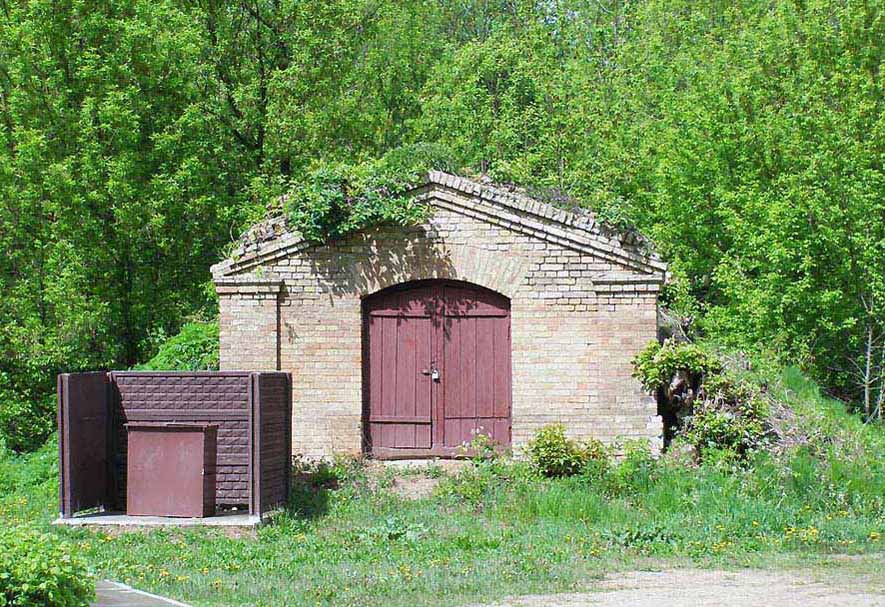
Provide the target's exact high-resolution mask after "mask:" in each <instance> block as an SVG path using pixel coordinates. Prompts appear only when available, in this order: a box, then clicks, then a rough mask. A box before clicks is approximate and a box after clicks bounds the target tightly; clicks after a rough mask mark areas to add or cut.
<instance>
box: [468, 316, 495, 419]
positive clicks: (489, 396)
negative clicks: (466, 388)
mask: <svg viewBox="0 0 885 607" xmlns="http://www.w3.org/2000/svg"><path fill="white" fill-rule="evenodd" d="M471 320H472V321H473V322H475V323H476V417H479V418H486V417H494V415H495V381H496V378H495V372H496V370H497V369H496V365H495V359H496V357H498V356H500V353H499V352H497V351H496V350H495V335H494V330H495V323H496V322H497V320H498V319H497V318H482V317H479V318H474V319H471Z"/></svg>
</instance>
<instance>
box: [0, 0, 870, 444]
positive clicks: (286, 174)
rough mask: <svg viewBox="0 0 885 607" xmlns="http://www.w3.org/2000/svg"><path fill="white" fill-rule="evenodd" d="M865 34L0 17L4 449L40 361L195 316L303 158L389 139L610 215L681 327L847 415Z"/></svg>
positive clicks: (126, 343)
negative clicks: (624, 229) (789, 365)
mask: <svg viewBox="0 0 885 607" xmlns="http://www.w3.org/2000/svg"><path fill="white" fill-rule="evenodd" d="M883 40H885V27H883V18H882V14H881V2H879V1H878V0H870V1H860V0H809V1H800V0H791V1H787V0H768V1H765V2H762V1H757V0H728V1H718V0H703V1H701V2H697V1H689V0H637V1H634V2H629V3H628V2H622V1H616V0H599V1H591V0H535V1H530V0H453V1H443V0H401V1H397V2H383V1H382V0H324V1H318V2H303V1H301V0H236V1H230V2H215V1H211V0H198V1H195V2H182V1H171V0H108V1H103V2H99V1H92V0H19V1H15V0H0V243H2V252H3V254H2V256H0V326H2V332H0V424H2V426H3V428H5V430H6V434H7V441H8V442H9V443H10V444H9V446H11V447H13V448H17V449H27V448H30V447H33V446H35V445H36V444H37V443H38V442H39V441H40V440H42V439H43V438H45V436H46V434H47V433H48V432H49V430H50V429H51V427H52V411H53V401H52V393H53V389H54V381H55V379H54V377H55V374H56V373H57V372H59V371H76V370H81V369H96V368H108V367H109V368H125V367H129V366H131V365H133V364H135V363H137V362H138V361H142V360H145V359H146V358H148V357H149V356H151V355H152V354H154V353H155V352H156V350H157V348H158V346H159V344H161V343H162V342H164V341H165V340H166V338H167V337H168V336H170V335H174V334H175V333H176V332H177V331H178V330H179V328H180V327H181V325H182V324H183V323H184V322H186V321H187V320H188V319H192V318H197V317H203V318H207V319H208V318H211V317H212V316H213V315H214V314H215V313H216V310H215V301H214V299H213V297H214V296H213V293H212V289H211V286H210V284H209V272H208V269H209V266H210V265H211V264H212V263H213V262H215V261H217V260H219V259H220V258H222V257H223V256H224V251H225V247H226V245H227V244H228V243H229V242H230V241H231V240H233V239H234V238H235V237H237V236H238V235H239V234H240V233H241V231H242V230H243V229H244V228H245V227H246V226H248V225H249V224H250V222H252V221H255V220H257V219H259V218H261V217H263V216H264V215H265V214H266V213H267V212H268V211H269V210H273V207H274V205H275V204H276V202H275V201H276V200H277V198H278V196H279V195H280V194H282V193H284V192H287V191H289V190H290V189H292V188H293V187H295V185H296V184H298V183H299V182H300V180H301V179H303V178H304V176H305V175H307V174H308V173H309V172H310V171H316V170H317V168H318V167H324V166H332V167H334V166H336V163H350V164H354V163H359V162H362V161H366V160H369V159H372V158H377V157H379V156H380V155H382V154H384V153H385V152H387V151H389V150H392V149H395V148H397V147H399V146H403V145H407V144H414V143H416V142H428V143H432V144H437V145H438V146H440V147H444V148H446V149H448V150H449V152H450V153H451V156H452V158H453V161H454V162H455V163H456V164H457V166H458V167H459V168H460V170H462V171H463V172H468V173H473V174H476V173H480V172H487V173H488V174H489V175H490V176H491V177H492V178H493V179H495V180H498V181H505V182H514V183H518V184H522V185H527V186H533V187H536V188H542V189H543V190H544V191H547V192H552V193H553V195H554V197H555V194H556V193H557V192H568V193H570V194H571V195H573V196H574V197H575V198H577V199H578V200H580V201H582V204H585V205H587V206H589V207H591V208H594V209H596V210H597V211H598V212H600V214H602V215H603V216H604V217H606V218H608V219H609V220H612V221H625V222H628V223H631V224H634V225H636V226H637V227H638V228H639V229H640V230H641V231H643V232H644V233H646V234H647V235H648V236H650V237H651V238H652V239H653V240H654V241H655V242H656V244H657V248H658V250H659V252H660V253H661V254H662V255H663V257H665V258H666V259H667V260H668V261H670V262H671V267H672V270H673V273H674V277H675V282H674V284H673V285H671V286H670V287H668V290H667V292H666V293H665V303H666V304H667V305H669V306H671V307H672V308H674V309H675V310H676V313H677V314H678V315H680V316H682V317H690V318H692V319H694V322H693V324H692V328H693V331H694V332H695V333H696V334H699V335H706V336H708V337H710V338H711V339H715V340H717V341H719V342H721V343H724V344H726V345H729V346H734V347H740V348H745V349H763V350H766V351H770V352H774V353H775V354H776V355H778V356H781V357H783V358H784V359H785V360H790V361H796V362H798V363H800V364H801V365H802V366H803V367H804V368H805V369H807V370H808V371H809V372H810V373H812V374H813V376H815V377H816V378H817V379H818V380H820V381H822V382H823V383H824V384H825V385H826V386H827V387H828V388H829V389H830V390H832V391H833V392H834V393H836V394H839V395H841V396H843V397H846V398H850V399H852V401H853V403H854V404H855V406H856V407H858V408H860V409H861V410H864V411H865V412H866V413H867V414H868V415H872V414H873V413H874V409H875V407H876V403H877V402H878V403H879V404H880V405H881V404H882V394H883V389H885V382H883V373H885V262H883V253H885V201H883V194H882V193H883V191H885V187H883V186H885V179H883V171H882V161H883V153H885V149H883V139H885V122H883V117H882V106H883V85H882V72H881V68H882V54H883ZM293 204H296V205H297V204H298V201H297V200H296V201H294V203H293ZM10 437H12V438H10Z"/></svg>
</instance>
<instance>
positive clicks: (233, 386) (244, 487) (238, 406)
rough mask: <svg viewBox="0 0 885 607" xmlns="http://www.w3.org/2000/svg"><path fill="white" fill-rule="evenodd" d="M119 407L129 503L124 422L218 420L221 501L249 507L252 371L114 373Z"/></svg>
mask: <svg viewBox="0 0 885 607" xmlns="http://www.w3.org/2000/svg"><path fill="white" fill-rule="evenodd" d="M111 379H112V382H113V385H114V393H115V400H116V403H115V404H116V406H117V411H118V415H117V419H116V421H115V426H116V436H117V437H118V444H117V446H116V460H117V461H116V473H117V477H118V478H119V479H120V486H119V497H120V503H121V504H122V503H123V502H124V497H125V496H124V491H125V490H124V487H125V477H126V467H127V462H126V452H127V445H126V432H125V429H124V427H123V423H124V422H152V421H153V422H158V421H159V422H180V423H199V422H212V423H215V424H217V425H218V438H217V462H216V494H215V500H216V503H218V504H220V505H245V504H248V503H249V501H250V487H249V473H248V469H249V458H250V454H249V442H250V435H249V373H248V372H137V371H114V372H112V373H111Z"/></svg>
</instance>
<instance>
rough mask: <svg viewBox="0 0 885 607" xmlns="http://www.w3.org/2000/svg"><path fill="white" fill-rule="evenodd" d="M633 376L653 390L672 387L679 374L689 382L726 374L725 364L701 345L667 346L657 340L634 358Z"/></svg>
mask: <svg viewBox="0 0 885 607" xmlns="http://www.w3.org/2000/svg"><path fill="white" fill-rule="evenodd" d="M633 368H634V372H633V376H634V377H636V378H637V379H638V380H639V381H640V382H642V386H643V387H644V388H645V389H646V390H649V391H654V390H657V389H658V388H659V387H661V386H664V385H667V384H669V383H670V382H671V381H672V379H673V378H674V377H676V376H678V375H679V374H685V375H687V376H688V377H689V378H690V379H689V383H690V384H692V383H695V381H701V380H702V379H703V378H704V377H705V376H709V375H712V374H717V373H721V372H722V368H723V365H722V363H721V362H720V361H719V360H718V359H717V358H716V356H714V355H712V354H710V353H709V352H707V351H706V350H704V349H703V348H701V347H700V346H698V345H696V344H692V343H685V342H677V341H675V340H672V339H668V340H667V341H665V342H664V343H663V344H661V343H658V342H657V341H653V342H651V343H649V344H648V346H646V347H645V349H643V350H642V351H641V352H640V353H639V354H637V355H636V358H635V359H633Z"/></svg>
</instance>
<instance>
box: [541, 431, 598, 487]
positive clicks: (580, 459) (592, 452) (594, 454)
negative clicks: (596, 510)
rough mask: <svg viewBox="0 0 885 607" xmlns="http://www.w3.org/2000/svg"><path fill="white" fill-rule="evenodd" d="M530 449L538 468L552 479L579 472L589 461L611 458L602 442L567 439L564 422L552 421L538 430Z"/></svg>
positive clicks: (595, 461)
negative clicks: (556, 422)
mask: <svg viewBox="0 0 885 607" xmlns="http://www.w3.org/2000/svg"><path fill="white" fill-rule="evenodd" d="M526 452H527V454H528V456H529V460H530V461H531V464H532V467H533V468H534V469H535V471H536V472H537V473H538V474H540V475H542V476H546V477H552V478H557V477H562V476H572V475H574V474H578V473H579V472H581V471H582V470H584V469H585V467H586V466H588V464H591V463H599V462H604V461H605V460H606V458H607V457H608V453H607V451H606V449H605V447H604V446H603V445H602V443H600V442H599V441H595V440H588V441H584V442H580V443H579V442H577V441H574V440H572V439H570V438H567V437H566V435H565V426H564V425H563V424H550V425H548V426H544V427H543V428H541V429H540V430H538V432H537V433H536V434H535V436H534V437H533V438H532V440H531V441H529V444H528V448H527V450H526Z"/></svg>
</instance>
